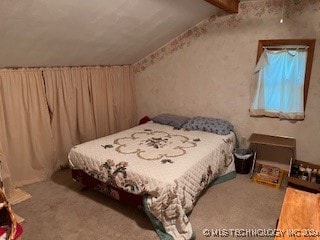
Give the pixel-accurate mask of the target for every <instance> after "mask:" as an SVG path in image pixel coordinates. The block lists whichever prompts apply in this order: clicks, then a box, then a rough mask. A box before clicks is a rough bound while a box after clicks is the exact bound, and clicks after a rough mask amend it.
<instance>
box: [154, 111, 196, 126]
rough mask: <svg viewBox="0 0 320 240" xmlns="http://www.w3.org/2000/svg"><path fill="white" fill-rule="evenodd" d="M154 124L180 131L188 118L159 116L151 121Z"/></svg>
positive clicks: (170, 115)
mask: <svg viewBox="0 0 320 240" xmlns="http://www.w3.org/2000/svg"><path fill="white" fill-rule="evenodd" d="M151 120H152V121H153V122H155V123H160V124H165V125H169V126H171V127H174V128H175V129H180V128H181V127H182V125H183V124H185V123H187V122H188V120H190V118H188V117H184V116H178V115H173V114H160V115H157V116H155V117H154V118H152V119H151Z"/></svg>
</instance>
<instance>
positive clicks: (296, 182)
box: [288, 160, 320, 193]
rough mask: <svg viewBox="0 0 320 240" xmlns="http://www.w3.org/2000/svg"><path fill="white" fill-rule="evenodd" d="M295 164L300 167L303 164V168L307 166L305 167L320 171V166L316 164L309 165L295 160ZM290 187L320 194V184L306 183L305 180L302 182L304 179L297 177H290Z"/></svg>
mask: <svg viewBox="0 0 320 240" xmlns="http://www.w3.org/2000/svg"><path fill="white" fill-rule="evenodd" d="M294 163H295V164H298V165H300V164H303V166H305V167H306V166H309V167H311V168H312V169H313V168H316V169H320V165H316V164H312V163H308V162H303V161H299V160H295V161H294ZM288 185H289V186H291V187H294V188H298V189H302V190H306V191H309V192H315V193H319V192H320V184H319V183H314V182H310V181H305V180H302V179H299V178H296V177H291V176H288Z"/></svg>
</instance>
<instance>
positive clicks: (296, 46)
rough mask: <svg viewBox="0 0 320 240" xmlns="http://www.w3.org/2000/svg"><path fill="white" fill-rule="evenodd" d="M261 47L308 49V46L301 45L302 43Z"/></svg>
mask: <svg viewBox="0 0 320 240" xmlns="http://www.w3.org/2000/svg"><path fill="white" fill-rule="evenodd" d="M262 48H263V49H282V50H286V49H292V50H296V49H297V50H298V49H305V50H306V49H308V48H309V46H302V45H287V46H264V47H262Z"/></svg>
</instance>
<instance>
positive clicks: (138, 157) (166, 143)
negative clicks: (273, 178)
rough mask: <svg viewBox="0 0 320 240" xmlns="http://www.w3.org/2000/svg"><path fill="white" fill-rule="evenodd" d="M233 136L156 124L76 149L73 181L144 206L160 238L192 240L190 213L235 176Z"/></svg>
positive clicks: (71, 157) (72, 156) (72, 155)
mask: <svg viewBox="0 0 320 240" xmlns="http://www.w3.org/2000/svg"><path fill="white" fill-rule="evenodd" d="M235 143H236V137H235V134H234V133H233V132H230V133H229V134H227V135H217V134H214V133H209V132H204V131H186V130H183V129H181V130H178V129H174V128H173V127H172V126H168V125H164V124H158V123H154V122H152V121H150V122H147V123H145V124H142V125H139V126H136V127H133V128H131V129H128V130H125V131H122V132H119V133H116V134H113V135H109V136H106V137H103V138H99V139H96V140H93V141H89V142H86V143H82V144H79V145H76V146H74V147H73V148H72V149H71V151H70V153H69V164H70V166H71V169H72V177H73V179H75V180H76V181H78V182H81V183H83V184H85V185H88V186H90V187H94V188H95V189H97V190H99V191H101V192H104V193H106V194H107V195H109V196H111V197H113V198H116V199H118V200H122V201H124V202H126V203H128V204H133V205H135V206H137V207H142V208H143V209H144V211H145V212H146V214H147V216H148V217H149V218H150V220H151V222H152V223H153V226H154V227H155V230H156V231H157V233H158V235H159V237H160V239H193V238H194V237H195V234H194V232H193V231H192V227H191V223H190V221H189V219H188V216H187V214H188V213H189V212H190V211H191V210H192V209H193V206H194V205H195V203H196V201H197V200H198V198H199V196H200V194H201V192H202V191H203V190H204V189H205V188H206V187H207V186H209V185H210V184H212V182H213V181H214V180H216V179H221V178H223V177H226V176H230V174H231V175H233V174H234V173H235V166H234V158H233V154H232V153H233V150H234V147H235Z"/></svg>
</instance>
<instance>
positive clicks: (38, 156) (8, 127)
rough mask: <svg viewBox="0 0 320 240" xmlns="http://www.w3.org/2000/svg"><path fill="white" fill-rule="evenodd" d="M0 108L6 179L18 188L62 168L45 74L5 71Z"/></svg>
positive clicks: (0, 84) (1, 78)
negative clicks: (54, 140) (54, 142)
mask: <svg viewBox="0 0 320 240" xmlns="http://www.w3.org/2000/svg"><path fill="white" fill-rule="evenodd" d="M0 107H1V109H0V121H1V122H0V129H1V130H0V138H1V148H2V149H1V148H0V150H1V157H2V160H3V163H4V168H3V170H4V173H3V175H4V178H11V182H12V183H14V185H15V186H21V185H24V184H29V183H33V182H37V181H41V180H44V179H47V178H48V177H49V176H51V174H52V172H53V171H54V170H55V169H56V168H57V166H58V165H57V162H56V160H55V157H54V146H53V138H52V132H51V129H50V124H49V123H50V120H49V113H48V108H47V104H46V99H45V91H44V85H43V81H42V77H41V71H39V70H26V69H20V70H1V71H0ZM7 182H10V179H8V181H7Z"/></svg>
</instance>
